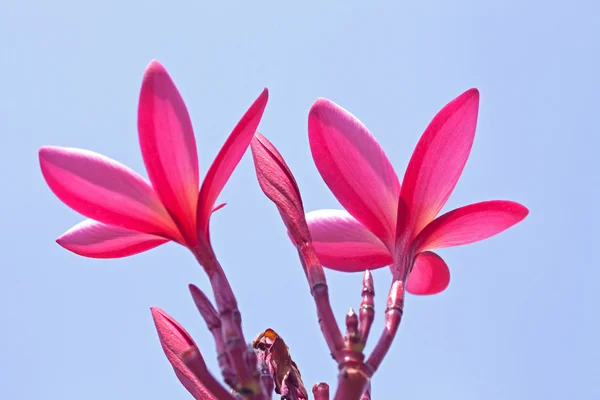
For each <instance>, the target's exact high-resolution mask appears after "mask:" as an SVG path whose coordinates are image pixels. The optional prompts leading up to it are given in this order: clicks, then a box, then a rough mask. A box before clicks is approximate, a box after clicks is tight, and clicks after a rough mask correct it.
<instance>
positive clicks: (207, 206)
mask: <svg viewBox="0 0 600 400" xmlns="http://www.w3.org/2000/svg"><path fill="white" fill-rule="evenodd" d="M268 99H269V91H268V90H267V88H265V89H264V90H263V91H262V93H261V94H260V95H259V96H258V98H257V99H256V100H255V101H254V103H252V105H251V106H250V108H249V109H248V111H246V113H245V114H244V116H243V117H242V119H241V120H240V121H239V122H238V124H237V125H236V126H235V128H233V131H232V132H231V134H230V135H229V137H228V138H227V140H226V141H225V144H224V145H223V147H221V150H220V151H219V154H217V157H216V158H215V160H214V161H213V163H212V165H211V166H210V168H209V170H208V172H207V173H206V177H205V178H204V182H202V187H201V188H200V199H199V202H198V207H199V209H198V234H202V235H204V236H205V237H208V220H209V219H210V214H211V210H212V208H213V205H214V204H215V202H216V200H217V197H218V196H219V194H220V193H221V190H223V187H224V186H225V183H227V180H229V177H230V176H231V174H232V173H233V170H234V169H235V167H237V165H238V164H239V162H240V160H241V159H242V156H243V155H244V153H245V152H246V150H247V149H248V146H249V145H250V142H251V141H252V138H253V137H254V133H255V132H256V129H257V128H258V124H259V123H260V120H261V118H262V115H263V112H264V111H265V107H266V106H267V101H268Z"/></svg>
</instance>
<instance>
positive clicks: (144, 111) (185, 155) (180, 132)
mask: <svg viewBox="0 0 600 400" xmlns="http://www.w3.org/2000/svg"><path fill="white" fill-rule="evenodd" d="M138 133H139V139H140V147H141V149H142V155H143V157H144V163H145V164H146V170H147V171H148V176H149V177H150V182H152V186H154V189H155V190H156V193H157V194H158V197H159V198H160V199H161V200H162V202H163V204H164V205H165V207H166V208H167V210H169V212H170V214H171V216H172V217H173V219H174V220H175V222H176V224H177V225H178V226H179V227H180V229H182V230H183V232H184V237H185V239H186V241H187V242H190V241H195V238H196V232H195V231H196V206H197V203H198V179H199V172H198V154H197V151H196V140H195V138H194V130H193V129H192V122H191V120H190V116H189V115H188V111H187V108H186V107H185V103H184V102H183V99H182V98H181V95H180V94H179V91H178V90H177V87H176V86H175V83H173V80H172V79H171V77H170V76H169V74H168V72H167V70H166V69H165V68H164V67H163V66H162V65H161V64H160V63H159V62H158V61H152V62H151V63H150V65H148V67H147V68H146V72H145V74H144V80H143V83H142V89H141V92H140V102H139V107H138Z"/></svg>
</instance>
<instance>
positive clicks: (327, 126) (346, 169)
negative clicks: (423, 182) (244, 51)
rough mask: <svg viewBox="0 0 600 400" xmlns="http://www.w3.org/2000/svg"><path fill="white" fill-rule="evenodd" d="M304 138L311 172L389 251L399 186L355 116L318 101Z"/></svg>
mask: <svg viewBox="0 0 600 400" xmlns="http://www.w3.org/2000/svg"><path fill="white" fill-rule="evenodd" d="M308 137H309V141H310V148H311V151H312V155H313V158H314V160H315V164H316V166H317V169H318V170H319V172H320V173H321V176H322V177H323V180H325V183H326V184H327V186H329V189H331V191H332V192H333V194H334V195H335V197H336V198H337V199H338V201H339V202H340V203H341V204H342V206H343V207H344V208H345V209H347V210H348V211H349V212H350V214H352V215H353V216H354V217H355V218H356V219H357V220H359V221H360V222H361V223H362V224H363V225H365V226H366V227H367V228H369V229H370V230H371V232H373V233H374V234H375V235H377V237H379V238H380V239H381V240H382V241H383V242H384V243H385V244H386V245H388V247H391V245H392V244H393V243H392V242H393V238H394V235H395V231H396V212H397V205H398V196H399V194H400V183H399V182H398V177H397V175H396V173H395V172H394V169H393V167H392V165H391V164H390V161H389V160H388V158H387V156H386V155H385V153H384V152H383V149H382V148H381V146H380V145H379V143H377V141H376V140H375V138H374V137H373V136H372V135H371V133H370V132H369V131H368V130H367V128H366V127H365V126H364V125H363V124H362V123H361V122H360V121H359V120H358V119H357V118H356V117H354V116H353V115H352V114H350V113H349V112H348V111H346V110H345V109H343V108H342V107H340V106H338V105H337V104H335V103H333V102H332V101H330V100H327V99H323V98H320V99H318V100H317V101H316V102H315V103H314V104H313V106H312V108H311V109H310V113H309V116H308Z"/></svg>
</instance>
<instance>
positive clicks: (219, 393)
mask: <svg viewBox="0 0 600 400" xmlns="http://www.w3.org/2000/svg"><path fill="white" fill-rule="evenodd" d="M180 357H181V360H182V361H183V363H184V364H185V366H186V367H188V368H189V370H190V371H191V372H192V373H193V374H194V375H196V378H198V380H199V381H200V382H201V383H202V384H203V385H204V387H205V388H206V389H207V390H208V391H209V392H210V393H211V394H212V395H213V396H215V398H216V399H218V400H221V399H222V400H234V397H233V396H232V395H230V394H229V392H227V390H226V389H225V388H224V387H223V386H221V384H220V383H219V382H218V381H217V380H216V379H215V378H214V377H213V376H212V374H211V373H210V372H209V371H208V368H206V363H205V362H204V359H203V358H202V354H200V351H199V350H198V348H197V347H196V346H192V347H190V348H188V349H186V350H184V351H183V352H182V353H181V356H180Z"/></svg>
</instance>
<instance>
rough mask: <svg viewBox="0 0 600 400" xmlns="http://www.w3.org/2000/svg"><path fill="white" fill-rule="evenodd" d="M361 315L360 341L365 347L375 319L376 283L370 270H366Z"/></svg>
mask: <svg viewBox="0 0 600 400" xmlns="http://www.w3.org/2000/svg"><path fill="white" fill-rule="evenodd" d="M359 315H360V317H359V320H360V325H359V333H360V343H361V344H362V346H363V349H364V346H365V345H366V344H367V339H368V338H369V332H370V331H371V326H372V325H373V320H374V319H375V285H374V284H373V275H371V272H370V271H369V270H366V271H365V275H364V277H363V281H362V300H361V302H360V310H359Z"/></svg>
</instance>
